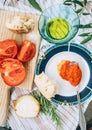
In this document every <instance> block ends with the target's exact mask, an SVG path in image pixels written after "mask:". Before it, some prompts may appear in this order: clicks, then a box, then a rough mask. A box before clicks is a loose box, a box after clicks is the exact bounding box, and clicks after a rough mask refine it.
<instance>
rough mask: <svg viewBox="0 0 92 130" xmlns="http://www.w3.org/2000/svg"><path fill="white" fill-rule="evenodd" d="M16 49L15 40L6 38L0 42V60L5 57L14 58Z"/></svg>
mask: <svg viewBox="0 0 92 130" xmlns="http://www.w3.org/2000/svg"><path fill="white" fill-rule="evenodd" d="M17 51H18V47H17V43H16V41H15V40H11V39H7V40H5V41H2V42H0V60H2V59H5V58H14V57H15V56H16V54H17Z"/></svg>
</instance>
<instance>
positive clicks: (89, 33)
mask: <svg viewBox="0 0 92 130" xmlns="http://www.w3.org/2000/svg"><path fill="white" fill-rule="evenodd" d="M89 35H92V33H91V32H88V33H82V34H80V35H79V36H81V37H85V36H89Z"/></svg>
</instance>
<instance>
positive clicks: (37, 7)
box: [28, 0, 42, 12]
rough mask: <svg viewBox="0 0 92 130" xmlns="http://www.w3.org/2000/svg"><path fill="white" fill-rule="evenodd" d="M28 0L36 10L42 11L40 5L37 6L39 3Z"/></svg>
mask: <svg viewBox="0 0 92 130" xmlns="http://www.w3.org/2000/svg"><path fill="white" fill-rule="evenodd" d="M28 1H29V3H30V4H31V5H32V6H33V7H34V8H35V9H37V10H39V11H41V12H42V9H41V7H40V6H39V4H38V3H37V2H36V1H35V0H28Z"/></svg>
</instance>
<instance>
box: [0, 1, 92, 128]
mask: <svg viewBox="0 0 92 130" xmlns="http://www.w3.org/2000/svg"><path fill="white" fill-rule="evenodd" d="M1 1H2V2H3V1H4V0H0V2H1ZM2 2H1V3H0V9H4V10H9V11H17V12H27V13H32V14H38V15H39V14H40V12H39V11H37V10H35V9H34V8H33V7H32V6H31V5H29V3H28V1H27V0H7V2H6V4H5V6H3V4H2ZM37 2H38V3H39V4H40V6H41V8H42V9H43V10H44V9H45V8H47V7H49V6H50V5H52V4H56V3H62V2H63V0H61V1H60V0H37ZM87 17H88V18H86V19H85V17H81V18H80V19H81V23H84V22H85V23H88V21H89V22H90V21H91V22H92V18H91V17H89V16H87ZM83 31H86V30H83ZM88 31H89V30H88ZM79 33H80V32H79ZM81 40H82V39H81V38H79V37H78V34H77V35H76V37H75V38H74V39H73V40H72V41H76V42H77V43H79V42H80V41H81ZM49 45H50V44H49V43H47V42H46V41H45V40H42V42H41V47H40V48H41V50H40V53H41V51H43V50H42V48H43V46H45V47H46V48H48V47H49ZM85 46H86V47H87V48H88V49H89V50H90V51H92V41H90V42H89V43H87V44H85ZM24 94H29V92H28V91H27V90H21V89H20V88H15V90H14V91H13V93H12V95H11V104H10V112H9V116H8V120H7V121H8V123H9V125H10V126H11V128H12V130H76V127H77V125H78V120H79V114H78V113H79V110H78V106H64V105H62V106H58V113H59V115H60V117H61V122H62V126H61V128H59V129H58V128H57V127H56V125H55V124H54V123H53V122H52V120H51V119H50V117H48V116H46V115H44V114H43V113H40V114H39V116H38V117H36V118H32V119H22V118H19V117H17V115H16V114H15V112H14V110H13V105H12V100H14V99H16V98H17V97H19V96H21V95H24ZM91 100H92V97H90V98H89V99H88V100H87V101H86V102H85V103H83V104H82V108H83V111H84V112H85V111H86V109H87V106H88V104H89V102H90V101H91Z"/></svg>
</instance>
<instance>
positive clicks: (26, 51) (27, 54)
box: [17, 40, 36, 62]
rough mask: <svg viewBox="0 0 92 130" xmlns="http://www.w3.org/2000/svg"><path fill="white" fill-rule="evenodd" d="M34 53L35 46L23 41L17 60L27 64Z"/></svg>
mask: <svg viewBox="0 0 92 130" xmlns="http://www.w3.org/2000/svg"><path fill="white" fill-rule="evenodd" d="M35 53H36V45H35V44H34V43H32V42H30V41H28V40H25V41H24V42H23V43H22V45H21V47H20V51H19V53H18V56H17V58H18V59H19V60H20V61H22V62H27V61H29V60H31V59H32V58H33V57H34V56H35Z"/></svg>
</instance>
